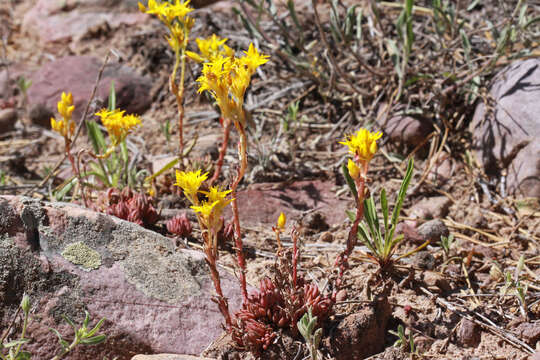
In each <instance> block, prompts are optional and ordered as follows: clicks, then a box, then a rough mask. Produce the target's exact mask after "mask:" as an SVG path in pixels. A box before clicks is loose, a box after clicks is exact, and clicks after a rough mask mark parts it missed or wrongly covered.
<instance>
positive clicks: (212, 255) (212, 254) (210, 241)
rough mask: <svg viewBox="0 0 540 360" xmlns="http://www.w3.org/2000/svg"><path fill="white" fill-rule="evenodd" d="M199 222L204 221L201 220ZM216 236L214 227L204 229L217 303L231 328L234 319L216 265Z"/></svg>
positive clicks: (205, 248)
mask: <svg viewBox="0 0 540 360" xmlns="http://www.w3.org/2000/svg"><path fill="white" fill-rule="evenodd" d="M199 224H202V223H201V222H199ZM210 232H211V233H210ZM210 237H212V238H210ZM216 237H217V234H216V233H215V231H214V230H213V229H208V230H206V231H203V238H204V253H205V255H206V263H207V264H208V268H209V269H210V277H211V278H212V282H213V283H214V288H215V289H216V293H217V296H216V297H217V299H216V303H217V305H218V308H219V311H220V312H221V314H222V315H223V317H224V318H225V323H226V325H227V329H228V330H229V329H231V327H232V321H231V314H230V313H229V305H228V303H227V299H226V298H225V296H223V291H222V290H221V280H220V277H219V272H218V270H217V265H216V262H217V249H216V248H215V246H214V244H215V243H216V241H217V239H216Z"/></svg>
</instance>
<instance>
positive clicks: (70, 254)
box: [62, 241, 101, 270]
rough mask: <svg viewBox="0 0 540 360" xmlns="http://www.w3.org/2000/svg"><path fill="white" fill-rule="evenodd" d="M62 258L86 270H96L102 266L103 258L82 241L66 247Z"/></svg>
mask: <svg viewBox="0 0 540 360" xmlns="http://www.w3.org/2000/svg"><path fill="white" fill-rule="evenodd" d="M62 256H63V257H64V258H66V259H67V260H69V261H70V262H72V263H73V264H75V265H80V266H82V267H83V268H84V269H86V270H95V269H97V268H99V267H100V265H101V256H100V255H99V253H98V252H97V251H95V250H93V249H91V248H89V247H88V246H86V245H85V244H84V243H83V242H81V241H78V242H76V243H73V244H69V245H68V246H66V248H65V249H64V251H62Z"/></svg>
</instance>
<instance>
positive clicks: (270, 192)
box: [228, 180, 347, 226]
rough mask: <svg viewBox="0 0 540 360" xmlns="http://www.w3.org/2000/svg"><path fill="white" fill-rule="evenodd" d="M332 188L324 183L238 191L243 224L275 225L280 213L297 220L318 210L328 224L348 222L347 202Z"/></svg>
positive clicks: (269, 185) (258, 186)
mask: <svg viewBox="0 0 540 360" xmlns="http://www.w3.org/2000/svg"><path fill="white" fill-rule="evenodd" d="M333 186H334V184H333V183H331V182H328V181H323V180H305V181H296V182H292V183H260V184H256V185H253V186H249V187H248V188H247V189H245V190H242V191H239V192H238V206H239V213H240V221H241V222H242V223H243V224H246V225H248V226H254V225H260V224H275V222H276V221H277V218H278V217H279V213H280V212H281V211H283V212H285V215H287V218H289V219H294V218H300V217H301V216H302V214H305V213H307V212H308V211H313V210H316V211H318V212H319V213H321V214H322V215H323V217H324V219H325V220H326V222H327V223H328V224H329V225H334V224H338V223H341V222H343V221H344V220H345V219H346V215H345V210H346V209H347V203H346V202H345V201H341V200H340V199H338V198H337V196H336V194H335V191H334V190H333ZM228 211H229V212H230V210H228Z"/></svg>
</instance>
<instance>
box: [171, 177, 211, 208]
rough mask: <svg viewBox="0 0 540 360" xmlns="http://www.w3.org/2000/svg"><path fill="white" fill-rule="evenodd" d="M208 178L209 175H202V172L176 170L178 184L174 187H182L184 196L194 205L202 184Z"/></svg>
mask: <svg viewBox="0 0 540 360" xmlns="http://www.w3.org/2000/svg"><path fill="white" fill-rule="evenodd" d="M207 178H208V173H205V174H202V175H201V170H200V169H199V170H197V171H190V172H184V171H178V170H176V183H175V184H174V185H176V186H178V187H180V188H181V189H182V190H183V191H184V195H186V197H187V198H188V200H189V201H191V202H192V203H195V202H196V196H197V192H198V191H199V188H200V187H201V184H202V183H203V182H204V181H205V180H206V179H207Z"/></svg>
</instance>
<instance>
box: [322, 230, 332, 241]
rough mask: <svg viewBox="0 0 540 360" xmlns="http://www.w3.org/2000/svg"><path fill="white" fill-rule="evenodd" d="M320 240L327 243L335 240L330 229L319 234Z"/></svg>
mask: <svg viewBox="0 0 540 360" xmlns="http://www.w3.org/2000/svg"><path fill="white" fill-rule="evenodd" d="M319 240H320V241H322V242H326V243H331V242H332V241H334V235H332V233H331V232H330V231H325V232H323V233H322V234H321V236H319Z"/></svg>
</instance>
